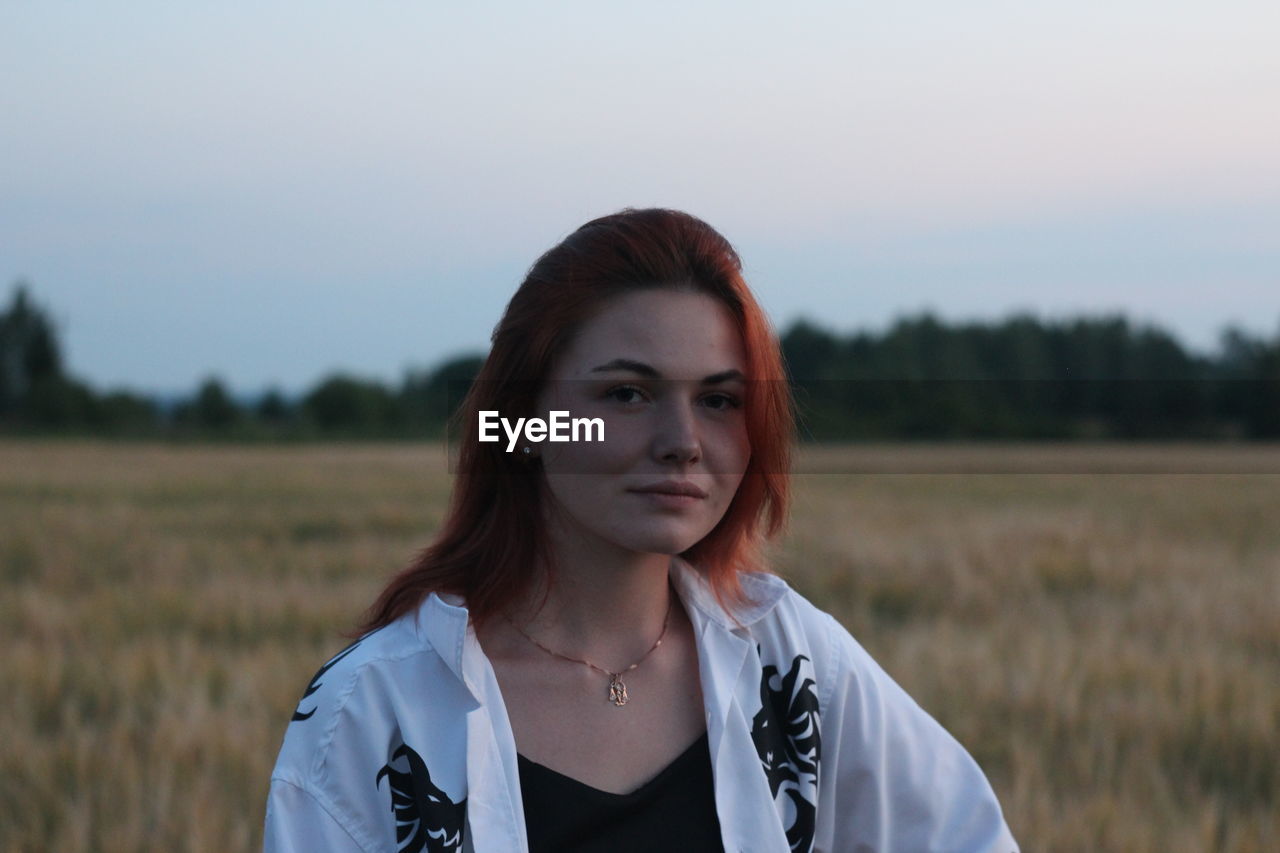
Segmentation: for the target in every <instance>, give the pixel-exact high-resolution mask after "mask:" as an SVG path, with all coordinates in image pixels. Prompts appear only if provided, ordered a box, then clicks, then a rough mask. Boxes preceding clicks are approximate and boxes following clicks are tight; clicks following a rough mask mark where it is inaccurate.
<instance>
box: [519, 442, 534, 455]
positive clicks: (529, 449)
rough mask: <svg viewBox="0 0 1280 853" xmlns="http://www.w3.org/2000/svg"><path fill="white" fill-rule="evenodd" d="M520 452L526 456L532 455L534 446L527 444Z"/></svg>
mask: <svg viewBox="0 0 1280 853" xmlns="http://www.w3.org/2000/svg"><path fill="white" fill-rule="evenodd" d="M520 452H521V453H523V454H524V455H525V456H532V455H533V448H532V447H530V446H529V445H527V444H526V445H525V446H524V447H523V448H521V449H520Z"/></svg>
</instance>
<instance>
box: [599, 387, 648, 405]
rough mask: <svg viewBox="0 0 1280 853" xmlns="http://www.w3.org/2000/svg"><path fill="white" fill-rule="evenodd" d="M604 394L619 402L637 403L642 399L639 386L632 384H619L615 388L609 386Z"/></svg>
mask: <svg viewBox="0 0 1280 853" xmlns="http://www.w3.org/2000/svg"><path fill="white" fill-rule="evenodd" d="M605 396H606V397H608V398H609V399H611V400H617V401H618V402H619V403H639V402H642V401H643V400H644V394H643V393H642V392H641V391H640V389H639V388H636V387H634V386H632V385H619V386H618V387H617V388H610V389H609V390H608V391H606V392H605Z"/></svg>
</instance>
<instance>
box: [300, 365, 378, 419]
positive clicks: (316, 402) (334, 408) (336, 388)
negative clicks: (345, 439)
mask: <svg viewBox="0 0 1280 853" xmlns="http://www.w3.org/2000/svg"><path fill="white" fill-rule="evenodd" d="M302 407H303V410H304V411H305V412H306V413H307V415H308V416H309V417H310V418H311V420H312V421H314V422H315V424H316V425H317V426H319V427H320V428H321V429H322V430H328V431H339V432H365V433H378V432H386V431H387V430H389V429H391V428H393V427H395V426H396V425H397V423H398V421H399V420H400V417H399V415H400V412H399V406H398V404H397V400H396V398H395V396H394V395H393V394H392V393H391V392H390V391H388V390H387V389H386V387H385V386H383V385H382V384H380V383H378V382H373V381H369V380H364V379H356V378H354V377H351V376H345V375H341V374H339V375H336V376H330V377H329V378H328V379H325V380H324V381H322V382H321V383H320V384H319V385H317V386H316V387H315V388H314V389H313V390H312V391H310V392H309V393H308V394H307V395H306V396H304V397H303V398H302Z"/></svg>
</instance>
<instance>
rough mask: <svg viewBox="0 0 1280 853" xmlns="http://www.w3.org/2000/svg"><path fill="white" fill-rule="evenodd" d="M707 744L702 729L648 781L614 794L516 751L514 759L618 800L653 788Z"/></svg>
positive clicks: (526, 766) (588, 790) (559, 779)
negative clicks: (697, 735) (624, 791)
mask: <svg viewBox="0 0 1280 853" xmlns="http://www.w3.org/2000/svg"><path fill="white" fill-rule="evenodd" d="M708 746H709V741H708V734H707V732H706V731H705V730H704V731H703V732H702V734H701V735H700V736H699V737H698V738H697V739H696V740H695V741H694V742H693V743H691V744H689V746H688V747H687V748H686V749H685V751H684V752H682V753H680V754H679V755H677V756H676V757H675V758H673V759H672V760H671V763H670V764H668V765H667V766H666V767H664V768H662V769H661V770H659V771H658V772H657V773H656V774H655V775H654V776H653V777H652V778H651V779H649V781H647V782H644V783H642V784H641V785H640V786H639V787H637V788H635V789H634V790H632V791H630V792H628V793H625V794H615V793H613V792H612V791H604V790H601V789H600V788H596V787H593V786H591V785H588V784H587V783H586V782H583V781H581V780H579V779H575V778H573V777H572V776H568V775H566V774H564V773H561V772H560V771H559V770H552V769H551V768H550V767H548V766H546V765H545V764H539V763H538V762H536V761H534V760H533V759H531V758H525V757H524V756H523V755H521V754H520V753H518V752H517V753H516V759H517V761H518V762H519V763H520V765H521V767H522V768H525V769H532V770H534V772H536V773H540V774H543V775H546V776H550V777H551V778H552V779H554V780H556V781H559V782H563V783H566V784H569V785H572V786H574V787H576V788H580V789H582V790H583V791H586V792H589V793H590V794H591V795H592V796H595V797H598V798H607V799H609V800H611V801H614V802H618V801H622V800H628V799H631V798H633V797H639V796H641V795H643V794H644V793H646V792H647V791H649V790H651V789H652V788H654V787H655V786H657V785H659V784H661V783H662V782H663V781H665V780H666V779H667V778H669V777H670V776H672V775H673V774H674V773H675V772H676V770H677V769H679V768H681V767H683V766H684V765H685V764H688V763H690V762H691V760H692V759H693V758H694V757H695V756H699V755H703V754H705V753H706V751H707V749H708Z"/></svg>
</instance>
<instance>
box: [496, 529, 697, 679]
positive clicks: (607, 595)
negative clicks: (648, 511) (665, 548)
mask: <svg viewBox="0 0 1280 853" xmlns="http://www.w3.org/2000/svg"><path fill="white" fill-rule="evenodd" d="M551 552H552V557H553V559H554V561H555V562H554V566H555V568H554V570H553V571H552V572H550V573H549V574H548V573H546V572H543V573H542V576H543V578H544V579H545V578H548V577H549V582H548V581H546V580H544V581H543V582H542V583H540V584H538V585H535V586H534V587H533V588H532V589H531V592H530V594H529V595H528V596H527V597H526V598H525V600H524V601H523V602H521V604H520V606H519V607H517V609H515V610H514V611H513V612H512V613H511V614H510V616H511V618H512V620H513V621H514V622H515V623H516V624H517V625H518V626H519V627H520V628H521V629H522V630H524V631H525V632H526V633H528V634H529V635H530V636H533V637H535V638H537V639H538V640H539V641H540V642H542V643H543V644H544V645H547V646H549V647H551V648H554V649H556V650H557V651H559V652H562V653H564V654H567V655H572V656H576V657H582V658H587V659H590V660H592V661H594V662H598V663H599V664H600V665H602V666H603V665H609V666H627V665H629V664H630V663H632V662H634V660H635V659H637V658H639V657H640V656H642V655H643V654H644V653H645V652H646V651H648V650H649V648H650V647H651V646H652V645H653V642H654V640H655V639H657V637H658V636H659V634H660V633H661V632H662V629H663V626H664V624H665V623H666V619H667V615H668V609H669V607H670V606H671V605H672V603H673V602H672V601H671V596H672V595H674V593H673V592H672V591H671V588H670V585H669V578H668V573H669V570H670V565H671V557H669V556H667V555H665V554H638V553H635V552H631V551H625V550H622V549H618V548H615V547H611V546H609V545H607V544H605V543H596V542H591V541H588V540H584V539H582V538H581V537H558V536H555V535H554V534H553V535H552V537H551ZM544 594H545V599H544Z"/></svg>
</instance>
